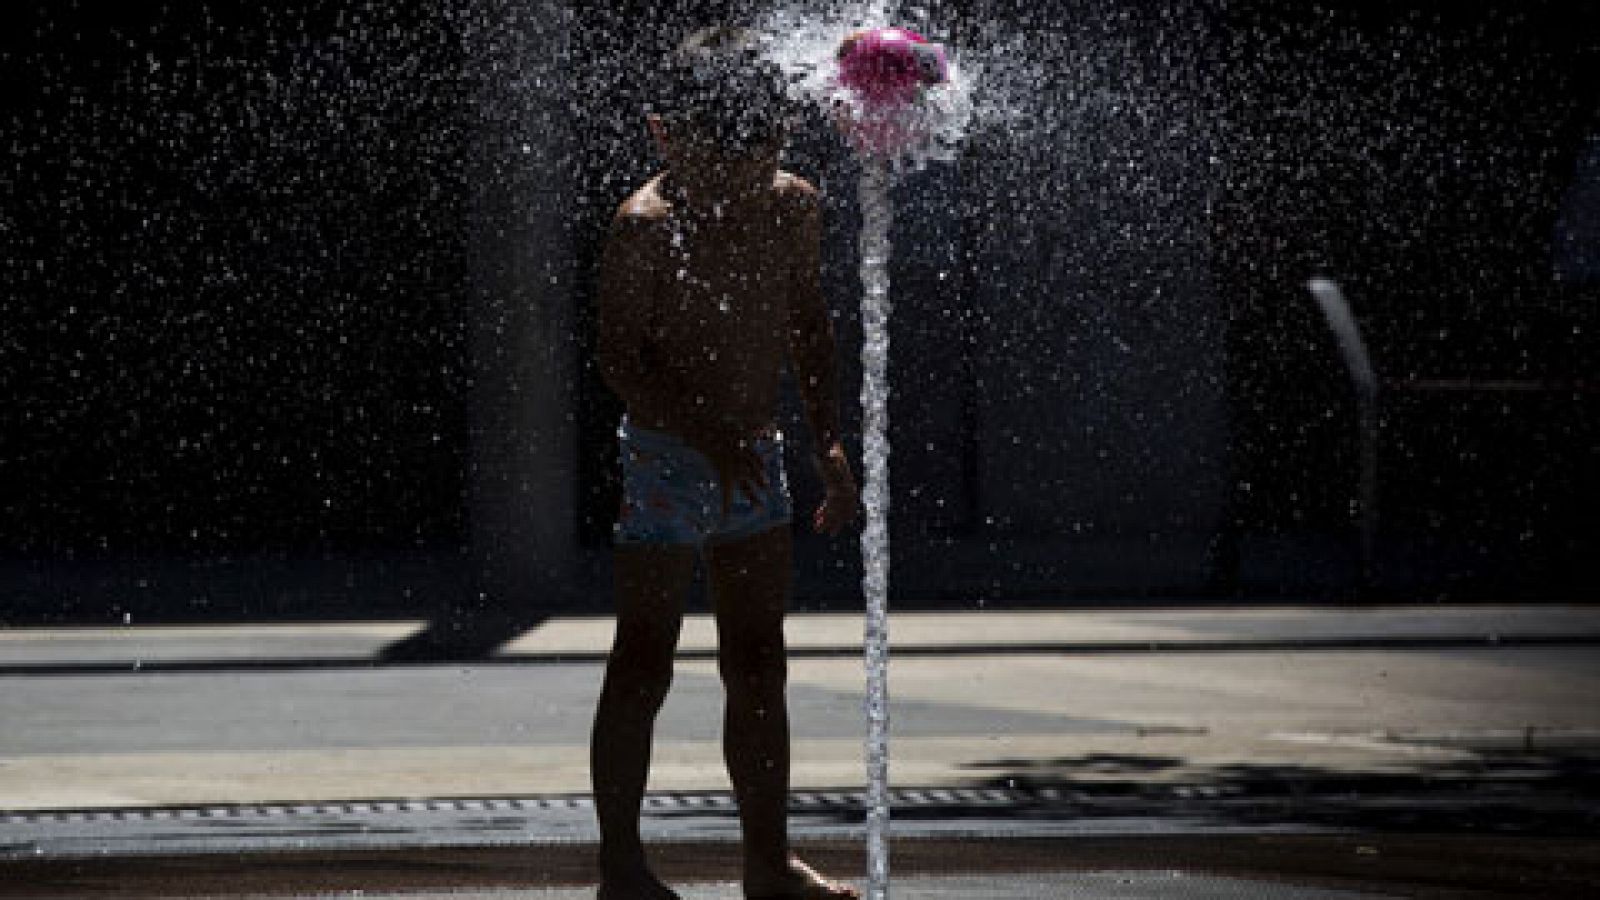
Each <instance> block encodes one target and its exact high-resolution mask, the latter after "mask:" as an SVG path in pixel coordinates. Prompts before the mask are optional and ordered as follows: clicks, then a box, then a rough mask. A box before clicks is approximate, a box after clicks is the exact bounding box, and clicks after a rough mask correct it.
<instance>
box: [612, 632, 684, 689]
mask: <svg viewBox="0 0 1600 900" xmlns="http://www.w3.org/2000/svg"><path fill="white" fill-rule="evenodd" d="M677 646H678V641H677V635H676V634H674V633H663V632H660V631H656V630H653V629H628V630H619V631H618V632H617V639H616V643H614V644H613V645H612V647H611V657H610V659H609V660H608V661H607V667H608V668H609V670H610V671H611V673H612V674H613V675H619V676H622V677H626V678H628V679H629V680H631V681H636V682H661V683H663V684H666V683H669V682H671V680H672V665H673V660H674V656H675V654H676V651H677Z"/></svg>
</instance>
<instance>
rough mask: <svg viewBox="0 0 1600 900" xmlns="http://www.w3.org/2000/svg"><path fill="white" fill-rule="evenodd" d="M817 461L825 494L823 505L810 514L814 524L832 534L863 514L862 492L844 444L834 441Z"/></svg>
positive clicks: (818, 528) (821, 530) (814, 526)
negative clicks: (857, 486) (851, 469)
mask: <svg viewBox="0 0 1600 900" xmlns="http://www.w3.org/2000/svg"><path fill="white" fill-rule="evenodd" d="M817 462H818V466H819V468H820V469H821V470H822V483H823V486H824V488H825V490H826V493H825V494H824V496H823V498H822V505H821V506H819V507H817V511H816V513H815V514H813V515H812V517H811V527H812V528H814V529H816V530H817V531H818V532H819V533H822V534H827V535H828V536H830V537H832V536H834V535H837V534H838V533H839V532H840V531H842V530H843V529H844V527H845V526H846V525H849V524H850V523H851V522H854V521H855V520H856V517H857V516H859V515H860V510H861V492H860V491H859V490H858V489H857V488H856V479H855V476H854V475H852V474H851V473H850V460H849V457H847V456H845V453H844V447H843V446H842V445H841V444H839V443H838V442H835V443H834V444H833V446H831V447H829V448H828V450H827V452H826V453H825V454H824V455H823V456H822V457H821V458H819V459H818V461H817Z"/></svg>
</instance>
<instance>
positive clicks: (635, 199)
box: [616, 175, 671, 226]
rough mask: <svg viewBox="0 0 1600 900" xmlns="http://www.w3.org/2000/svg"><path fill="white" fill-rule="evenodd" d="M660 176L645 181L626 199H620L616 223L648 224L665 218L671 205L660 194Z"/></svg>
mask: <svg viewBox="0 0 1600 900" xmlns="http://www.w3.org/2000/svg"><path fill="white" fill-rule="evenodd" d="M661 177H662V176H660V175H657V176H656V177H654V178H652V179H650V180H649V181H647V182H645V183H644V184H643V185H641V186H640V187H639V189H638V190H636V191H634V192H633V193H632V194H630V195H629V196H628V199H626V200H624V201H622V204H621V205H620V206H618V207H617V214H616V221H617V223H618V224H630V225H635V226H640V225H649V224H651V223H655V222H661V221H664V220H665V219H666V218H667V215H668V213H670V212H671V207H670V206H668V204H667V201H666V199H665V198H663V197H662V196H661Z"/></svg>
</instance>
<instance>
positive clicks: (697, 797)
mask: <svg viewBox="0 0 1600 900" xmlns="http://www.w3.org/2000/svg"><path fill="white" fill-rule="evenodd" d="M889 799H890V803H891V805H893V806H894V807H896V808H900V809H916V808H930V807H942V806H962V807H980V808H993V807H1013V806H1022V805H1028V806H1034V805H1038V804H1040V803H1059V802H1077V801H1080V800H1083V799H1086V798H1085V797H1082V796H1078V795H1077V794H1076V792H1067V791H1063V790H1058V789H1054V788H1043V789H1038V790H1033V789H1026V788H1013V789H1000V788H904V789H899V790H893V791H891V792H890V794H889ZM865 803H866V793H865V792H864V791H797V792H795V793H794V794H792V795H790V798H789V805H790V808H791V809H794V810H796V811H804V810H840V809H851V808H860V807H862V806H863V805H864V804H865ZM593 807H594V800H593V799H592V798H591V797H589V796H588V795H586V794H554V795H547V796H533V797H462V798H437V799H426V800H372V801H351V802H344V803H315V804H306V803H296V804H282V803H278V804H249V803H243V804H233V805H211V806H196V807H128V808H121V809H79V810H34V811H17V812H0V825H43V824H66V823H109V822H134V821H139V822H150V821H161V820H168V821H193V820H203V819H235V820H237V819H250V818H278V817H309V816H318V817H325V816H374V815H394V814H404V813H420V812H438V813H456V812H465V813H482V812H506V813H516V812H528V813H539V812H550V811H557V810H560V811H570V810H587V809H592V808H593ZM645 808H646V809H651V810H660V811H688V810H731V809H733V808H734V799H733V795H732V794H730V793H728V792H726V791H672V792H657V793H651V794H649V795H647V796H646V797H645Z"/></svg>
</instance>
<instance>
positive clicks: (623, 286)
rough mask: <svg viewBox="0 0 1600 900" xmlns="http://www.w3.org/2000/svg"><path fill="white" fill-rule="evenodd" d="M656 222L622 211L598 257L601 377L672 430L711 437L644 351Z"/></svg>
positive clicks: (681, 393)
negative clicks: (652, 246) (647, 358)
mask: <svg viewBox="0 0 1600 900" xmlns="http://www.w3.org/2000/svg"><path fill="white" fill-rule="evenodd" d="M653 228H654V223H653V222H652V221H651V220H650V219H649V218H648V217H645V216H641V215H638V214H636V213H632V212H630V211H629V210H628V209H627V208H626V207H624V208H623V209H622V210H619V211H618V213H617V215H616V218H615V219H613V220H612V223H611V234H610V237H609V238H608V239H607V241H606V245H605V250H604V252H603V253H602V254H601V257H600V289H599V297H598V301H597V302H598V306H599V312H600V317H599V318H600V321H599V334H598V340H597V347H596V353H595V355H596V357H597V361H598V363H599V366H600V377H601V379H602V380H604V381H605V383H606V386H607V387H609V388H611V390H612V391H614V392H616V394H617V396H618V397H620V398H622V402H624V403H626V404H627V405H628V407H629V408H630V409H634V410H649V411H650V412H651V413H652V414H653V415H656V416H659V417H660V418H661V419H662V424H664V425H665V426H666V427H667V428H668V430H670V431H672V432H674V433H675V434H678V435H679V436H681V437H683V438H684V439H686V440H688V441H690V442H691V443H697V442H701V441H704V440H706V439H707V438H710V437H713V436H712V435H711V434H709V432H710V430H711V429H710V428H708V427H707V426H708V424H709V423H707V421H706V418H705V416H703V415H702V414H700V413H699V412H698V411H697V410H695V408H694V406H693V403H694V400H693V398H691V397H688V396H686V393H687V392H685V391H683V390H680V389H678V386H677V385H675V384H673V383H672V381H671V380H670V379H666V378H664V377H663V375H662V373H661V372H660V371H658V370H652V369H651V368H650V367H649V366H647V365H646V363H645V360H644V358H643V355H642V351H643V349H644V347H645V346H646V344H647V343H648V338H649V326H650V306H651V303H652V301H654V300H655V296H654V295H655V283H654V282H655V274H654V272H655V267H654V266H652V264H651V240H652V234H651V232H652V230H653Z"/></svg>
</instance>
